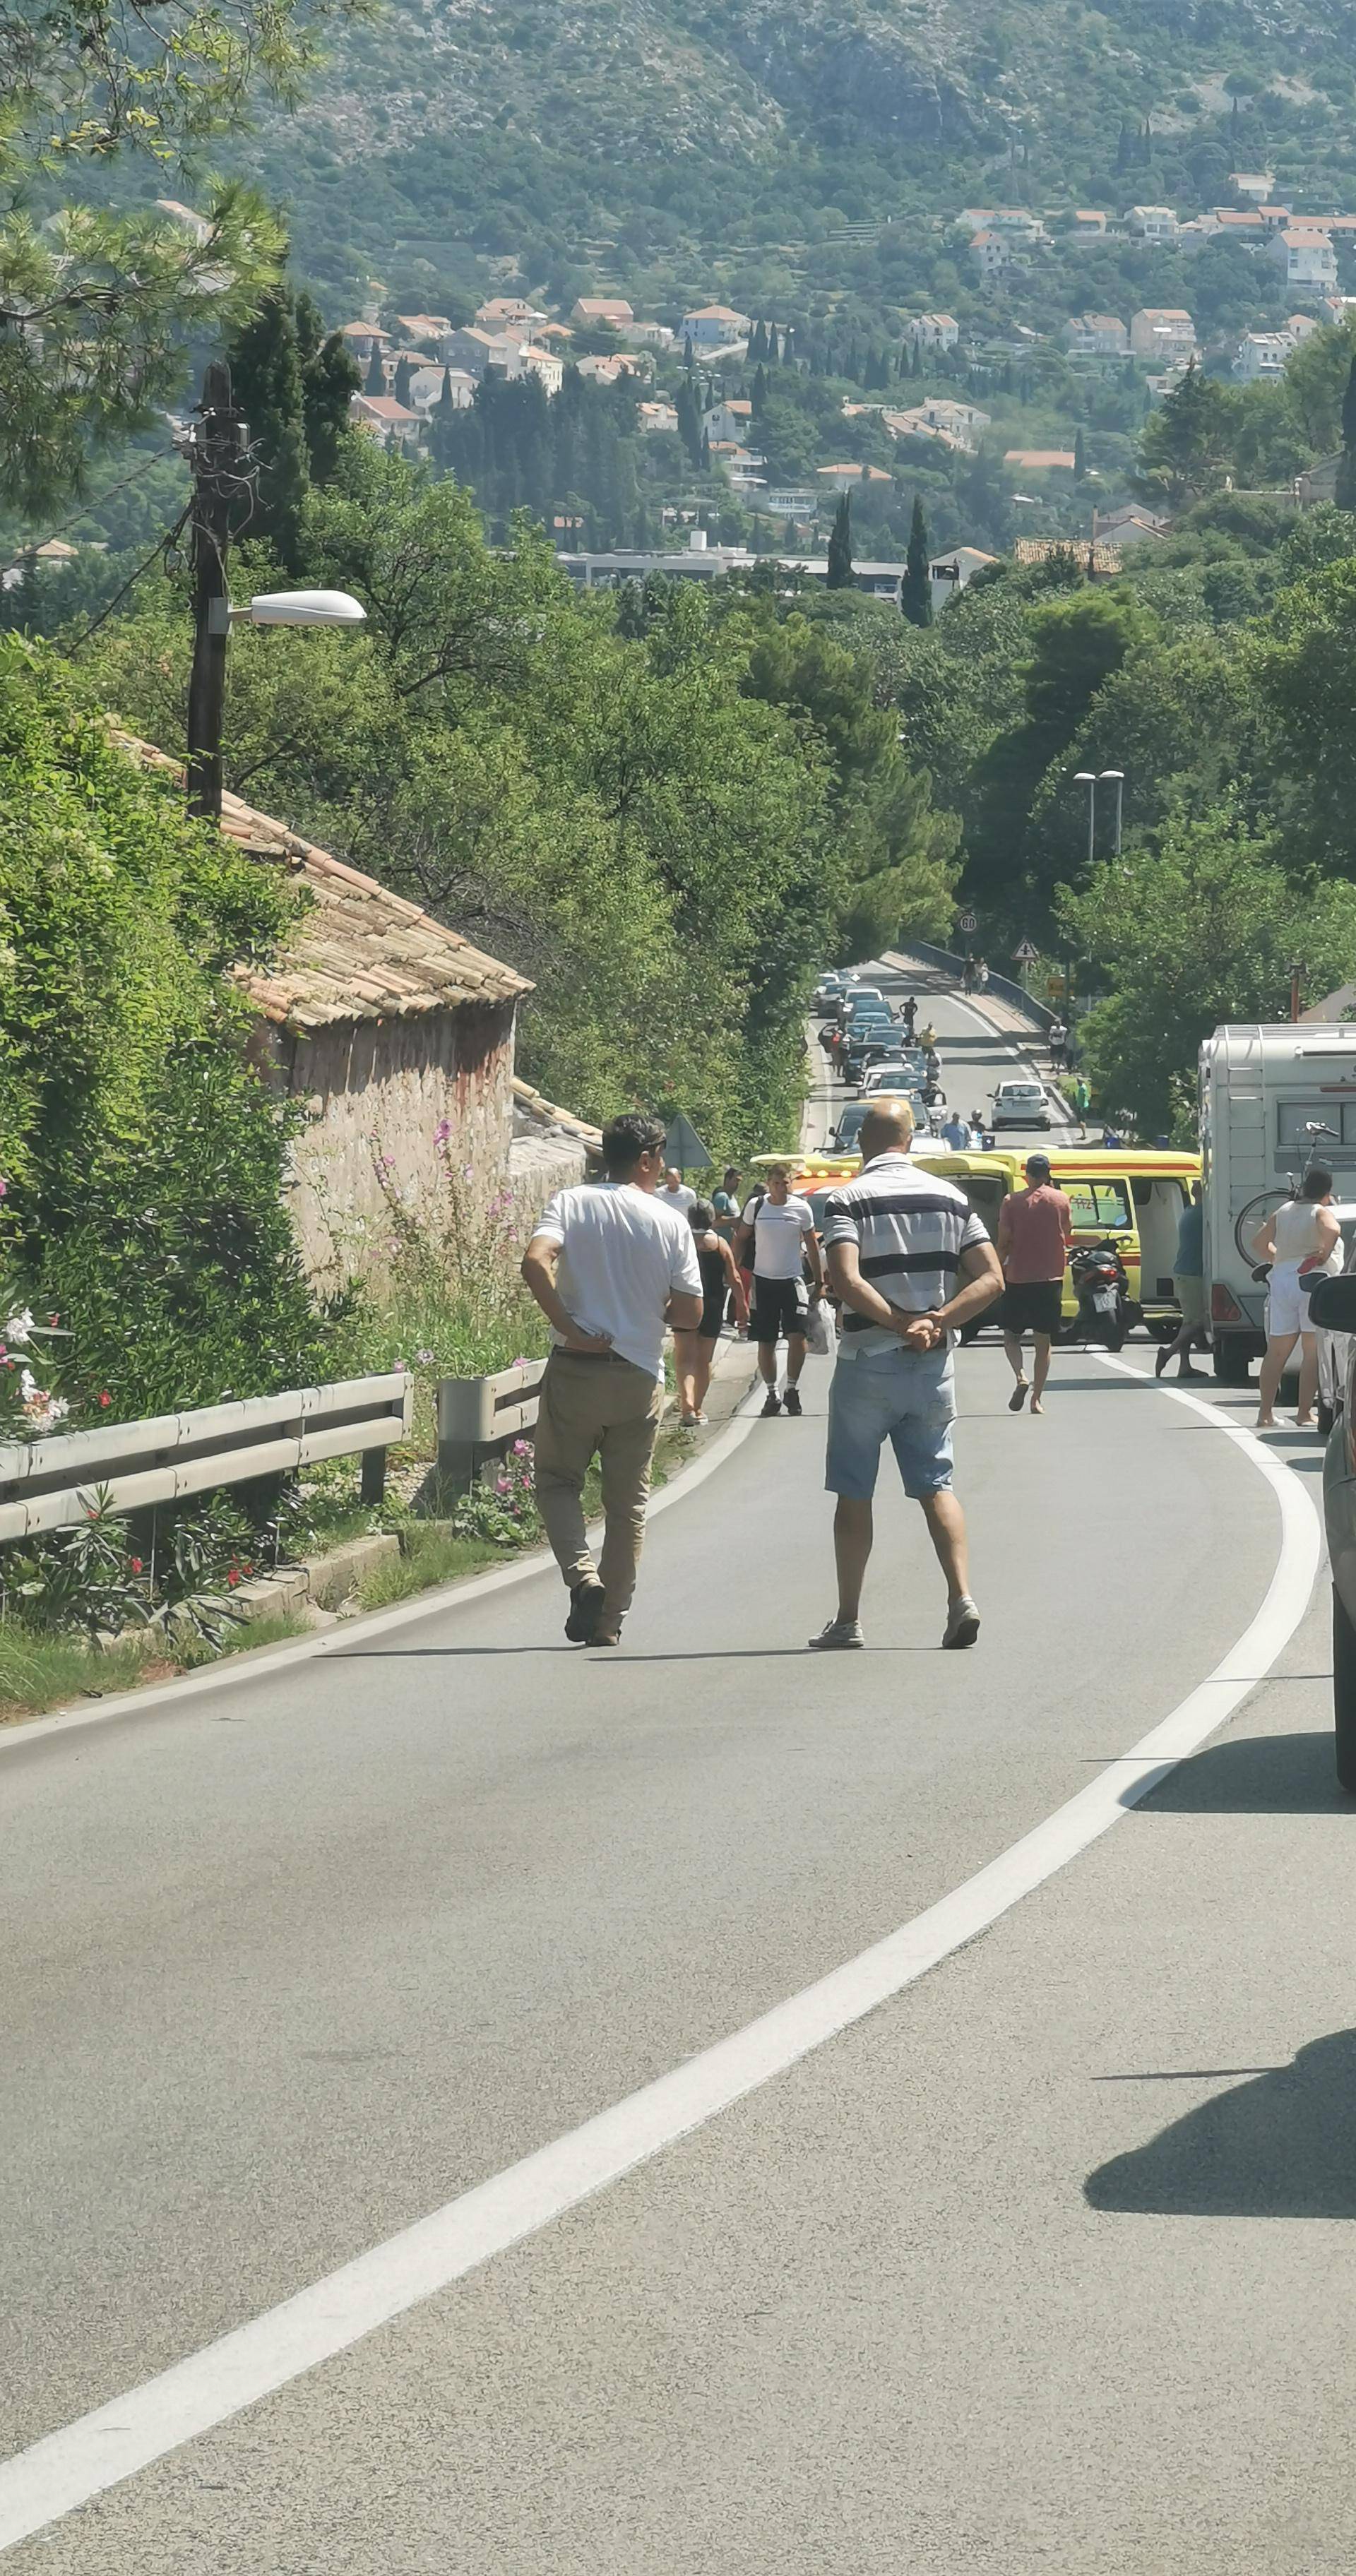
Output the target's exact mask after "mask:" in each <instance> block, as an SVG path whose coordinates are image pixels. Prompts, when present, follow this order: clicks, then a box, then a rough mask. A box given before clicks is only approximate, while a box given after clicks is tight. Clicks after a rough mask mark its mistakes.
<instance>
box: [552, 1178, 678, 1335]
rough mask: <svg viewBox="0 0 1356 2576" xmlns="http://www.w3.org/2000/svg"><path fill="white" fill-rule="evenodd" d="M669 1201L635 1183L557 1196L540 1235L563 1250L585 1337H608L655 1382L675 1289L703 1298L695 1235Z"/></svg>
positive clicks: (565, 1284) (560, 1284)
mask: <svg viewBox="0 0 1356 2576" xmlns="http://www.w3.org/2000/svg"><path fill="white" fill-rule="evenodd" d="M669 1196H670V1194H669V1192H668V1191H667V1190H665V1191H664V1192H663V1193H662V1194H660V1193H657V1192H655V1191H653V1190H641V1189H637V1187H636V1185H635V1183H634V1182H633V1181H589V1182H584V1183H582V1184H581V1185H580V1187H579V1188H577V1189H572V1190H557V1191H556V1194H555V1197H554V1198H552V1199H548V1201H547V1203H546V1206H545V1207H544V1208H543V1210H542V1212H541V1215H540V1216H539V1217H538V1219H537V1222H536V1224H535V1226H534V1227H533V1229H532V1231H533V1233H534V1234H544V1235H545V1237H546V1239H547V1242H548V1243H558V1244H559V1245H560V1259H559V1261H558V1263H557V1265H556V1286H557V1288H558V1290H559V1292H560V1296H561V1300H562V1303H563V1304H564V1305H565V1306H566V1307H567V1308H568V1310H569V1312H570V1314H572V1315H573V1317H574V1320H575V1322H576V1323H577V1324H578V1325H579V1326H580V1328H581V1330H582V1331H584V1332H586V1333H606V1334H607V1335H608V1336H609V1338H610V1340H611V1343H612V1347H613V1349H614V1351H617V1352H618V1353H619V1354H620V1356H621V1357H622V1359H624V1360H630V1361H631V1362H632V1363H633V1365H634V1366H635V1367H636V1368H640V1369H646V1370H648V1372H649V1374H650V1376H651V1377H662V1376H663V1374H664V1309H665V1307H666V1305H667V1304H668V1301H669V1298H670V1296H671V1295H672V1293H673V1291H674V1289H675V1288H676V1289H679V1290H681V1291H683V1292H684V1293H685V1294H686V1295H688V1296H691V1297H700V1295H701V1293H702V1274H701V1270H700V1267H699V1265H698V1261H697V1246H696V1242H695V1240H694V1237H693V1233H692V1228H691V1226H690V1225H689V1224H688V1221H687V1217H686V1214H685V1212H684V1211H683V1209H681V1208H678V1207H674V1206H671V1205H670V1204H668V1202H669ZM551 1338H552V1340H553V1341H554V1342H559V1340H560V1335H559V1334H558V1333H556V1332H553V1333H552V1336H551Z"/></svg>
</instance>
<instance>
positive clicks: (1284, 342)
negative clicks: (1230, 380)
mask: <svg viewBox="0 0 1356 2576" xmlns="http://www.w3.org/2000/svg"><path fill="white" fill-rule="evenodd" d="M1294 345H1295V339H1294V334H1293V332H1291V331H1245V332H1244V334H1243V337H1242V339H1241V340H1240V341H1239V343H1238V347H1237V348H1236V349H1235V351H1234V358H1233V367H1232V370H1231V372H1232V373H1233V374H1234V375H1235V376H1237V378H1238V381H1239V383H1240V384H1242V385H1255V384H1260V383H1261V381H1262V380H1263V378H1264V377H1271V378H1274V377H1276V376H1283V375H1284V374H1285V362H1286V359H1287V358H1288V357H1289V355H1290V352H1291V350H1292V349H1293V348H1294Z"/></svg>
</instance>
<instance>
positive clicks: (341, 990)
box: [114, 729, 532, 1029]
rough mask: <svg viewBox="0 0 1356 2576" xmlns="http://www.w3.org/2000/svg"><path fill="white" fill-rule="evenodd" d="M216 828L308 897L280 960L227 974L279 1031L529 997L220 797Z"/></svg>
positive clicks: (422, 915)
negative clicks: (274, 866)
mask: <svg viewBox="0 0 1356 2576" xmlns="http://www.w3.org/2000/svg"><path fill="white" fill-rule="evenodd" d="M114 739H115V740H116V741H117V742H119V743H120V744H121V746H122V748H123V750H124V751H127V752H129V753H130V754H131V756H132V758H133V759H134V760H137V761H139V762H140V764H141V766H142V767H143V768H146V769H168V770H172V771H173V772H174V773H175V775H176V776H177V775H180V774H181V773H180V766H179V763H178V762H177V761H173V760H171V759H169V758H168V756H167V754H166V753H164V752H162V751H157V750H155V749H154V748H153V747H152V745H151V744H149V743H145V742H140V741H138V740H137V738H136V736H135V735H132V734H127V733H123V732H121V731H118V730H116V729H115V734H114ZM221 828H222V831H223V833H224V834H225V836H226V838H227V839H228V840H231V841H234V842H235V844H236V846H237V848H239V849H241V850H244V851H247V852H248V853H249V855H250V856H251V857H253V858H258V859H263V860H268V861H270V862H274V863H276V862H277V861H279V860H281V861H282V862H283V863H284V864H285V865H286V868H287V871H288V874H289V876H291V877H293V878H294V879H295V880H296V882H297V883H298V885H300V886H303V887H304V888H305V890H306V892H307V893H308V894H309V896H310V898H311V900H310V902H309V904H307V906H306V908H305V909H304V911H303V912H302V914H301V916H300V918H299V920H298V921H297V923H296V925H295V927H294V929H293V932H292V935H291V938H290V940H289V941H288V944H287V947H286V949H285V950H284V952H283V953H282V955H281V956H279V957H277V958H275V959H274V961H273V962H272V964H271V965H269V966H266V967H257V966H237V967H236V969H235V970H234V971H235V981H236V982H237V984H239V986H240V988H241V990H242V992H244V993H246V994H248V996H249V998H250V1000H251V1001H252V1002H253V1003H254V1004H255V1005H256V1007H257V1009H258V1010H260V1011H261V1012H262V1013H263V1016H264V1018H265V1019H268V1020H272V1021H274V1022H275V1023H276V1024H277V1025H278V1026H279V1027H283V1026H287V1027H290V1028H303V1029H314V1028H324V1027H326V1026H327V1025H329V1024H330V1023H331V1022H333V1021H337V1020H370V1019H403V1018H407V1017H410V1018H412V1017H417V1016H419V1015H422V1013H424V1012H425V1011H438V1010H447V1009H449V1008H455V1007H456V1005H457V1004H458V1003H459V1002H479V1003H486V1002H489V1003H497V1002H511V1001H516V1000H517V999H518V998H519V997H520V996H521V995H522V994H524V993H530V992H531V990H532V986H531V984H530V983H529V982H528V980H527V978H526V976H523V975H519V974H516V973H515V972H514V969H513V968H512V967H511V966H505V965H503V964H501V962H500V960H499V959H498V958H497V957H488V956H486V955H485V954H484V952H483V950H481V949H479V948H473V947H472V946H471V943H470V941H469V940H467V939H463V938H462V936H461V934H460V932H459V931H456V930H449V929H448V927H447V925H446V923H445V922H441V921H435V919H434V917H433V915H432V913H429V912H425V911H424V910H423V909H422V907H421V906H420V905H419V904H417V903H410V902H409V901H408V900H407V899H406V897H405V896H404V895H399V894H393V893H392V892H391V889H390V888H389V886H384V885H379V884H378V882H377V880H376V878H375V877H368V876H364V875H363V874H362V872H361V870H359V869H357V868H350V867H347V866H345V864H344V862H343V860H342V859H336V858H334V857H332V856H331V854H330V852H329V851H328V850H322V849H318V848H317V847H316V844H315V843H314V842H313V841H308V840H306V839H304V838H303V836H302V834H301V833H300V832H293V831H290V830H289V828H288V826H287V825H286V824H285V823H279V822H276V821H275V820H274V818H273V817H272V816H271V815H269V814H260V813H258V812H256V810H255V808H254V807H253V806H252V805H245V804H243V803H242V802H241V800H240V798H239V797H238V796H230V795H227V796H223V798H222V800H221Z"/></svg>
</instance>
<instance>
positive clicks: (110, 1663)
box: [0, 1620, 177, 1723]
mask: <svg viewBox="0 0 1356 2576" xmlns="http://www.w3.org/2000/svg"><path fill="white" fill-rule="evenodd" d="M176 1669H177V1658H175V1657H173V1656H171V1655H170V1654H169V1653H168V1652H167V1651H166V1647H165V1641H164V1638H163V1637H159V1636H154V1637H128V1638H124V1639H121V1640H120V1641H119V1643H118V1644H117V1645H115V1646H97V1645H92V1644H90V1642H89V1641H88V1640H87V1639H86V1638H84V1637H40V1636H35V1635H33V1634H32V1633H31V1632H30V1631H29V1630H27V1629H23V1628H16V1627H14V1626H13V1625H12V1624H11V1623H10V1622H9V1621H7V1620H0V1723H3V1722H4V1721H5V1720H6V1719H8V1718H15V1717H37V1716H39V1715H40V1714H41V1712H42V1711H43V1710H44V1709H48V1708H59V1707H60V1706H61V1705H62V1703H63V1702H64V1701H66V1700H75V1699H105V1698H108V1697H109V1696H111V1694H113V1693H114V1692H116V1691H123V1690H133V1689H135V1687H136V1685H137V1683H138V1682H148V1681H167V1680H168V1679H169V1678H170V1676H171V1675H172V1674H173V1673H174V1672H175V1670H176Z"/></svg>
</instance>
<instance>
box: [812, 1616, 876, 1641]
mask: <svg viewBox="0 0 1356 2576" xmlns="http://www.w3.org/2000/svg"><path fill="white" fill-rule="evenodd" d="M806 1643H807V1644H808V1645H811V1646H824V1647H835V1646H837V1647H842V1646H864V1645H865V1644H866V1636H865V1632H864V1631H863V1628H862V1623H861V1621H860V1619H830V1620H829V1621H828V1622H827V1623H826V1625H825V1626H824V1627H822V1628H821V1629H820V1632H819V1635H818V1636H817V1637H810V1638H807V1640H806Z"/></svg>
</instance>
